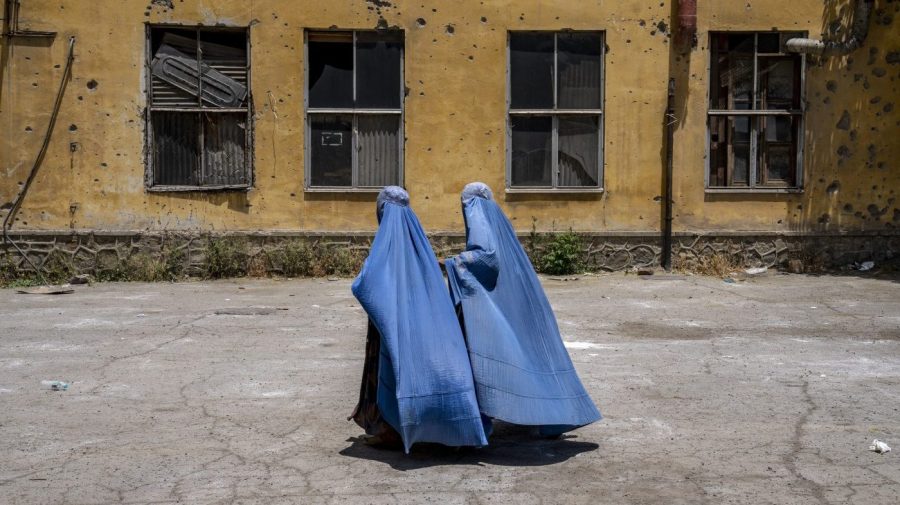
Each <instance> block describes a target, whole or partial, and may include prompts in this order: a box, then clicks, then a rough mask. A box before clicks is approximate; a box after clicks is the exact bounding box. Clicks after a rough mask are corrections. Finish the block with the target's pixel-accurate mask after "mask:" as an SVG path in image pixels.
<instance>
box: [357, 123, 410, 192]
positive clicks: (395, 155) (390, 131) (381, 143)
mask: <svg viewBox="0 0 900 505" xmlns="http://www.w3.org/2000/svg"><path fill="white" fill-rule="evenodd" d="M357 129H358V131H359V139H358V142H359V154H358V155H357V156H358V163H359V185H360V186H388V185H391V184H398V183H399V180H398V179H399V177H398V170H397V169H398V167H399V166H400V138H399V135H400V115H399V114H392V115H384V116H381V115H370V114H361V115H359V116H358V118H357Z"/></svg>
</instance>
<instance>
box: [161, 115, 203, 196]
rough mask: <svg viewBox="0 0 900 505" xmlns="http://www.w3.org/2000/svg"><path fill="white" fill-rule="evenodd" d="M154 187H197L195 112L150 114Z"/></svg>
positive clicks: (197, 158) (198, 169) (197, 131)
mask: <svg viewBox="0 0 900 505" xmlns="http://www.w3.org/2000/svg"><path fill="white" fill-rule="evenodd" d="M151 121H152V123H153V183H154V184H157V185H165V186H168V185H189V186H196V185H198V184H199V183H200V180H199V174H200V147H199V145H200V116H199V114H197V113H196V112H158V111H157V112H153V113H152V115H151Z"/></svg>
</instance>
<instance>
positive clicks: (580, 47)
mask: <svg viewBox="0 0 900 505" xmlns="http://www.w3.org/2000/svg"><path fill="white" fill-rule="evenodd" d="M557 53H558V54H557V72H558V76H557V85H558V89H559V95H558V99H557V107H558V108H560V109H600V108H601V103H600V102H601V100H600V98H601V90H600V79H601V75H602V74H601V66H602V64H603V36H602V35H600V34H599V33H560V34H559V35H558V36H557Z"/></svg>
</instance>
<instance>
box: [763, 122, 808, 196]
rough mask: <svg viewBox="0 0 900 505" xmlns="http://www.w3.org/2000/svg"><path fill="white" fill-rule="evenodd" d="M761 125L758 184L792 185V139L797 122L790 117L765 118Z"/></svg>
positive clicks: (793, 158)
mask: <svg viewBox="0 0 900 505" xmlns="http://www.w3.org/2000/svg"><path fill="white" fill-rule="evenodd" d="M760 119H761V120H763V121H764V123H763V135H762V139H763V142H762V146H761V148H760V153H761V155H762V160H763V161H762V163H761V165H762V166H763V167H764V169H761V170H759V172H758V174H757V179H758V180H757V183H758V184H768V185H782V186H783V185H788V184H793V183H794V173H795V170H794V164H795V157H794V137H795V135H796V128H797V124H799V122H798V121H797V120H796V119H795V118H794V117H792V116H766V117H764V118H760Z"/></svg>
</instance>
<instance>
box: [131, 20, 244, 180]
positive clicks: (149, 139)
mask: <svg viewBox="0 0 900 505" xmlns="http://www.w3.org/2000/svg"><path fill="white" fill-rule="evenodd" d="M250 27H251V25H248V26H205V25H200V24H179V23H144V99H145V106H144V134H145V137H144V151H145V152H144V167H145V169H144V189H145V191H147V192H151V193H172V192H204V191H228V190H235V191H249V190H251V189H253V187H254V184H255V172H256V171H255V170H254V168H255V167H254V161H255V157H256V156H255V151H254V131H255V121H254V108H253V92H252V90H253V88H252V82H253V75H252V69H253V64H252V54H251V42H250V35H251V34H250ZM166 28H169V29H175V30H194V31H195V32H196V34H197V41H198V45H199V43H200V33H201V32H232V33H243V34H244V36H245V38H246V56H247V64H246V65H247V98H246V105H245V106H244V107H220V108H215V109H214V108H211V107H203V106H202V105H197V106H195V107H183V106H176V107H171V106H168V107H167V106H154V105H153V95H152V89H153V72H152V69H151V66H152V60H153V54H152V51H153V47H152V46H153V30H154V29H166ZM200 61H202V60H200ZM153 111H159V112H185V113H187V112H193V113H197V114H203V113H204V112H215V113H222V114H233V113H242V112H243V113H246V115H247V119H246V124H247V129H246V132H245V139H244V146H245V147H244V163H245V166H246V170H247V182H246V183H242V184H216V185H206V186H203V185H189V184H184V185H183V184H154V182H153V181H154V179H155V177H154V175H155V170H156V167H155V166H154V165H153V153H154V148H155V146H154V142H153V140H154V133H153V118H152V116H153ZM199 135H200V139H201V140H202V139H203V128H202V127H201V128H200V132H199ZM204 145H205V144H201V146H200V156H201V158H200V167H201V169H202V166H203V158H202V157H203V151H204V149H203V147H204Z"/></svg>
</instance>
